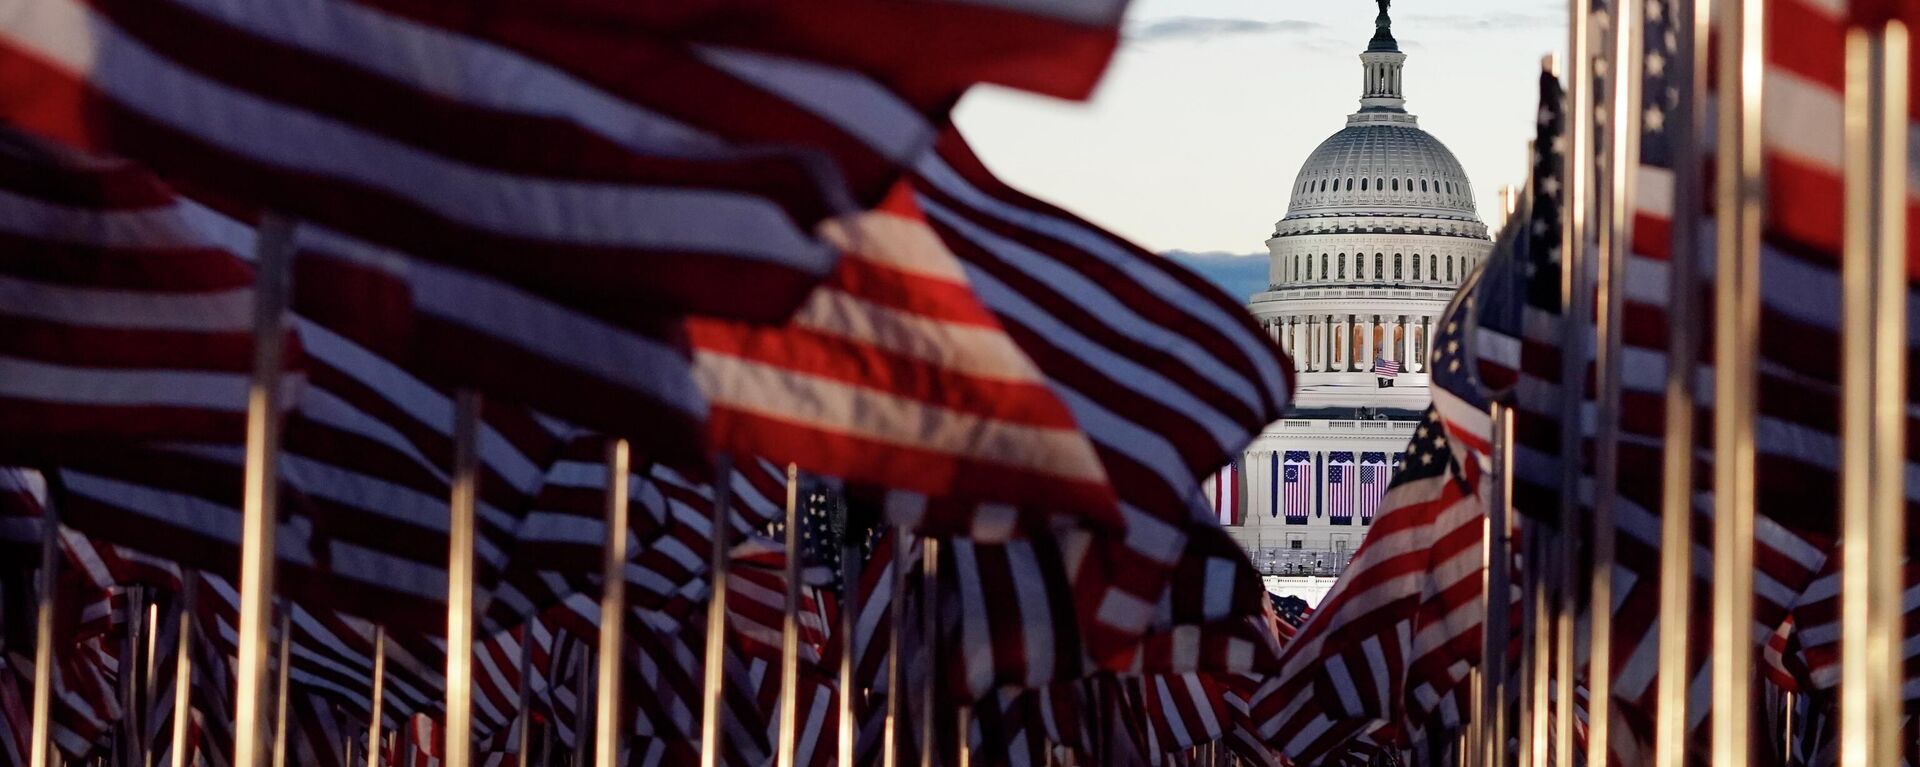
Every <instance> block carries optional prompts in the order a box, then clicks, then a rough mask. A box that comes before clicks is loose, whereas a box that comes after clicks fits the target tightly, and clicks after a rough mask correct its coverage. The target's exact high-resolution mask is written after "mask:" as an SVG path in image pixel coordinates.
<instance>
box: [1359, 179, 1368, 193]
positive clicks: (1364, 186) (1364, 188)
mask: <svg viewBox="0 0 1920 767" xmlns="http://www.w3.org/2000/svg"><path fill="white" fill-rule="evenodd" d="M1360 191H1362V192H1364V191H1367V180H1366V179H1364V178H1363V179H1360Z"/></svg>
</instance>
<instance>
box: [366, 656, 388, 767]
mask: <svg viewBox="0 0 1920 767" xmlns="http://www.w3.org/2000/svg"><path fill="white" fill-rule="evenodd" d="M386 701H387V627H385V626H374V627H373V706H372V708H373V715H372V716H369V717H367V767H380V724H381V722H380V719H381V717H384V716H386V714H385V713H384V712H383V711H382V709H384V708H385V707H386Z"/></svg>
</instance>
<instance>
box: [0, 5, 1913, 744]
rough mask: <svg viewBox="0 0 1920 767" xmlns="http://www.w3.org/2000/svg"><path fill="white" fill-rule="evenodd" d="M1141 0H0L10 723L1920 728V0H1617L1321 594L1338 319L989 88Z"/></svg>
mask: <svg viewBox="0 0 1920 767" xmlns="http://www.w3.org/2000/svg"><path fill="white" fill-rule="evenodd" d="M1124 11H1125V2H1124V0H1089V1H1087V2H1075V3H1061V2H1052V1H1051V0H993V1H992V2H982V1H980V0H922V1H920V2H899V1H898V0H811V1H810V2H806V3H793V2H781V1H779V0H660V1H658V2H645V3H624V4H623V3H606V2H598V1H597V0H548V1H547V2H542V3H538V4H534V3H529V2H525V1H524V0H502V1H501V2H493V3H453V2H442V1H440V0H258V1H256V2H242V3H230V2H216V1H215V0H141V1H138V2H134V1H129V0H0V467H3V468H0V765H31V766H32V767H52V766H54V765H88V766H89V767H94V766H97V767H135V766H136V765H137V766H139V767H151V766H152V765H169V766H170V767H189V766H190V765H191V766H194V767H229V766H232V767H253V766H255V765H262V766H264V765H272V767H284V766H285V765H327V766H337V767H347V765H360V764H365V765H367V767H380V765H406V766H407V767H430V766H438V767H467V766H468V765H517V766H518V767H528V766H530V765H540V766H542V767H556V766H558V765H567V766H568V767H584V765H588V764H592V765H595V766H596V767H616V766H618V765H633V766H636V767H638V766H640V765H696V764H697V765H700V766H701V767H719V766H720V765H735V766H742V767H744V766H749V765H751V766H754V767H759V766H761V765H772V766H776V767H798V766H800V765H832V764H837V765H843V766H844V765H856V764H857V765H888V766H889V767H891V766H892V765H900V764H910V763H917V764H921V765H929V766H930V765H935V764H941V765H952V766H959V765H987V766H991V765H1048V766H1052V765H1195V766H1199V767H1217V766H1219V765H1258V766H1260V767H1295V766H1299V767H1307V766H1310V765H1354V766H1355V767H1385V766H1387V765H1394V766H1396V767H1398V766H1408V767H1411V766H1413V765H1421V766H1426V767H1443V766H1444V767H1454V766H1465V767H1505V766H1506V765H1520V764H1524V765H1528V766H1529V767H1548V766H1549V765H1557V766H1561V767H1566V766H1570V765H1575V764H1587V765H1592V766H1593V767H1601V766H1602V765H1658V767H1686V766H1687V765H1695V764H1701V765H1704V764H1712V765H1714V767H1741V766H1744V765H1780V766H1781V767H1787V766H1788V765H1807V766H1811V765H1828V764H1834V765H1837V764H1841V763H1843V762H1844V763H1846V764H1849V765H1875V766H1878V765H1895V764H1920V724H1916V722H1920V703H1917V702H1916V700H1915V697H1916V696H1911V695H1909V694H1908V689H1909V684H1908V677H1907V673H1906V671H1907V669H1908V667H1909V665H1910V661H1909V659H1908V653H1907V652H1906V651H1905V647H1906V645H1907V643H1909V642H1910V641H1914V639H1915V637H1920V634H1917V633H1916V632H1915V630H1914V629H1912V628H1910V627H1909V624H1910V623H1911V622H1910V620H1909V616H1908V612H1909V607H1908V604H1909V599H1908V598H1907V596H1906V595H1907V594H1908V593H1909V591H1910V589H1912V588H1913V587H1914V586H1915V585H1916V583H1920V581H1917V580H1916V576H1915V575H1914V573H1915V572H1917V571H1915V570H1914V569H1913V568H1912V566H1911V565H1909V564H1907V562H1906V560H1905V553H1906V541H1907V539H1908V534H1909V531H1908V529H1907V528H1908V526H1907V524H1906V516H1907V514H1908V512H1909V507H1910V501H1909V499H1910V498H1914V497H1920V496H1916V495H1914V493H1915V492H1916V491H1914V490H1909V489H1908V487H1907V485H1908V483H1907V481H1906V478H1907V475H1908V474H1909V473H1910V472H1911V471H1912V470H1913V469H1912V461H1911V460H1910V459H1909V457H1908V456H1909V455H1910V454H1912V453H1915V452H1916V451H1920V447H1913V445H1915V444H1920V443H1915V442H1913V439H1912V436H1911V435H1910V434H1909V433H1908V428H1907V426H1908V421H1910V420H1911V419H1912V418H1913V413H1914V412H1915V410H1914V407H1915V406H1914V404H1913V402H1914V400H1915V398H1916V397H1917V396H1920V395H1915V394H1913V393H1912V392H1913V391H1914V388H1913V387H1912V386H1911V385H1910V383H1909V377H1908V371H1907V365H1908V362H1909V358H1910V356H1911V354H1912V350H1913V349H1914V348H1915V346H1914V341H1913V338H1912V335H1913V334H1912V333H1911V332H1910V330H1909V326H1910V324H1911V321H1910V319H1909V315H1910V309H1909V304H1908V302H1909V301H1910V300H1911V298H1910V290H1911V289H1910V287H1909V285H1910V282H1911V280H1912V279H1913V277H1914V275H1915V269H1920V267H1915V266H1913V264H1920V251H1917V250H1916V249H1917V248H1920V244H1916V243H1920V238H1915V239H1911V240H1910V237H1909V234H1908V232H1907V222H1908V221H1909V220H1912V219H1913V218H1914V211H1915V210H1916V209H1917V208H1916V204H1915V203H1914V197H1913V196H1912V192H1911V191H1910V190H1909V188H1908V177H1909V176H1910V175H1912V174H1913V168H1914V167H1916V166H1914V165H1912V164H1911V163H1910V161H1909V156H1908V148H1907V144H1908V136H1909V135H1910V134H1911V133H1912V131H1913V127H1914V124H1915V120H1916V119H1917V118H1920V104H1916V103H1915V102H1913V100H1912V99H1911V98H1910V97H1909V92H1910V89H1911V88H1912V87H1913V84H1914V79H1913V57H1912V55H1911V52H1910V48H1909V42H1908V31H1909V24H1910V23H1912V22H1915V21H1920V9H1916V8H1914V7H1910V4H1902V3H1890V2H1870V1H1869V0H1694V2H1686V1H1685V0H1646V2H1644V3H1622V2H1617V1H1616V0H1577V1H1576V2H1575V3H1574V4H1573V5H1572V7H1570V9H1569V19H1570V22H1571V28H1572V31H1571V35H1570V38H1569V42H1570V48H1571V50H1570V52H1569V55H1568V56H1567V57H1566V59H1565V65H1564V66H1562V65H1561V64H1559V63H1558V62H1549V63H1548V65H1547V66H1546V67H1545V71H1543V72H1542V74H1541V77H1540V91H1539V95H1540V102H1539V103H1540V110H1539V113H1538V114H1539V119H1538V125H1537V136H1536V140H1535V141H1534V142H1533V144H1532V146H1531V147H1530V151H1529V161H1530V162H1529V165H1530V168H1529V175H1528V177H1527V180H1526V186H1525V189H1524V190H1523V191H1522V193H1521V194H1519V195H1518V197H1517V199H1516V204H1515V206H1514V209H1513V210H1512V211H1509V214H1510V215H1509V216H1508V217H1507V221H1508V223H1507V225H1506V228H1505V230H1504V231H1503V232H1501V233H1500V237H1499V239H1498V242H1497V244H1496V248H1495V255H1494V257H1493V258H1492V259H1490V260H1489V261H1488V262H1487V264H1486V265H1485V266H1484V267H1483V268H1482V270H1481V271H1480V272H1479V273H1478V274H1475V275H1473V276H1472V277H1471V278H1470V279H1469V280H1468V281H1467V283H1466V285H1465V286H1464V287H1463V288H1462V289H1461V290H1460V292H1459V294H1458V295H1457V296H1456V297H1455V298H1454V300H1453V302H1452V304H1451V305H1450V306H1449V307H1448V309H1447V312H1446V314H1445V315H1444V317H1443V318H1442V321H1441V323H1440V325H1439V326H1438V327H1437V328H1436V332H1435V334H1434V338H1433V340H1432V348H1431V349H1430V351H1429V356H1428V365H1427V366H1426V369H1427V370H1430V371H1431V375H1432V383H1433V391H1434V401H1433V405H1432V407H1431V408H1429V410H1428V412H1427V414H1426V418H1425V420H1424V421H1423V422H1422V423H1421V424H1420V425H1419V426H1418V427H1417V429H1416V430H1415V432H1414V436H1413V439H1412V441H1411V442H1410V444H1409V445H1408V446H1407V449H1406V451H1405V453H1404V454H1402V455H1399V456H1394V457H1393V458H1391V459H1389V458H1387V457H1385V456H1382V455H1379V454H1373V453H1366V454H1361V455H1358V456H1356V455H1355V454H1352V453H1345V454H1335V456H1334V457H1333V458H1332V460H1333V463H1332V464H1330V465H1329V471H1330V477H1331V481H1332V482H1333V483H1334V484H1335V485H1336V486H1338V487H1340V488H1342V489H1343V491H1342V492H1340V493H1338V494H1337V495H1338V497H1340V498H1343V499H1346V501H1345V505H1339V506H1336V507H1335V508H1333V509H1332V513H1333V514H1334V515H1336V516H1341V517H1352V516H1354V515H1358V516H1360V517H1361V518H1362V520H1363V521H1370V522H1371V525H1370V528H1371V529H1370V532H1369V534H1368V536H1367V538H1366V540H1365V541H1364V543H1363V545H1362V546H1361V548H1360V549H1359V550H1358V551H1357V552H1356V553H1355V555H1354V557H1353V560H1352V562H1351V564H1350V565H1348V566H1347V568H1346V570H1345V571H1344V573H1343V574H1342V575H1341V577H1340V579H1339V580H1338V582H1337V583H1336V584H1335V585H1334V587H1333V589H1332V591H1331V592H1330V593H1329V594H1328V595H1327V596H1326V597H1325V599H1324V600H1323V601H1322V602H1321V603H1320V604H1318V605H1315V606H1312V608H1311V609H1309V608H1308V606H1307V605H1306V604H1305V603H1303V602H1300V601H1299V600H1297V599H1296V600H1281V599H1275V598H1272V597H1271V596H1270V595H1269V594H1268V593H1267V591H1266V588H1265V587H1264V585H1263V584H1262V582H1261V579H1260V577H1259V575H1258V574H1257V573H1256V571H1255V569H1254V567H1253V566H1252V565H1251V563H1249V562H1248V560H1247V558H1246V555H1245V554H1244V552H1243V551H1242V550H1241V548H1240V547H1239V545H1238V544H1237V543H1236V542H1235V541H1234V539H1233V538H1232V537H1231V536H1230V535H1229V533H1228V532H1227V531H1226V530H1225V529H1223V527H1222V525H1223V524H1228V525H1231V524H1237V523H1238V522H1239V521H1240V520H1239V519H1237V517H1236V515H1237V514H1238V513H1239V509H1240V499H1239V498H1238V492H1239V486H1240V482H1239V481H1238V476H1239V474H1238V472H1239V467H1240V461H1241V460H1242V456H1241V452H1242V450H1243V448H1244V447H1245V446H1246V445H1247V444H1248V443H1249V442H1250V441H1251V439H1252V437H1253V436H1254V435H1255V434H1257V433H1258V432H1259V430H1260V429H1262V428H1263V427H1264V426H1265V425H1267V424H1268V423H1270V422H1272V421H1274V420H1277V419H1279V418H1281V417H1282V416H1284V415H1285V414H1286V413H1287V411H1288V408H1289V400H1290V397H1291V395H1292V389H1293V381H1292V377H1293V371H1292V362H1291V361H1290V360H1289V359H1287V357H1286V356H1285V355H1284V354H1282V353H1281V351H1280V350H1279V349H1278V348H1277V347H1276V346H1275V345H1274V343H1273V341H1272V340H1270V337H1269V336H1268V335H1267V334H1265V333H1264V332H1263V331H1262V330H1261V329H1260V328H1259V327H1257V326H1256V324H1255V323H1254V320H1253V318H1252V317H1251V316H1250V315H1248V314H1247V312H1246V311H1245V310H1244V309H1243V308H1242V306H1241V305H1240V302H1239V301H1238V299H1236V298H1235V297H1232V296H1228V295H1225V294H1223V293H1222V292H1221V291H1219V290H1218V289H1217V288H1215V287H1213V286H1212V285H1211V284H1210V283H1208V282H1206V281H1205V280H1203V279H1201V278H1200V277H1198V276H1197V275H1195V274H1193V273H1190V272H1188V271H1186V270H1184V269H1183V268H1182V267H1179V266H1177V265H1175V264H1173V263H1172V262H1170V261H1168V260H1166V259H1163V258H1161V257H1159V256H1156V255H1154V254H1151V253H1149V252H1147V251H1144V250H1142V249H1141V248H1139V247H1137V246H1135V245H1133V244H1131V243H1129V242H1127V241H1125V240H1123V239H1121V238H1119V237H1117V236H1114V235H1113V234H1111V233H1108V232H1106V231H1104V230H1102V229H1100V228H1099V227H1097V226H1095V225H1093V224H1091V223H1088V222H1087V221H1085V220H1083V219H1081V218H1079V217H1078V216H1076V215H1074V214H1073V213H1072V212H1070V211H1067V210H1063V209H1061V208H1059V207H1056V206H1054V205H1051V204H1048V203H1046V202H1043V201H1040V200H1038V199H1035V198H1033V197H1031V196H1028V195H1026V194H1025V193H1023V192H1021V191H1019V190H1017V189H1015V188H1013V187H1010V186H1008V185H1007V184H1005V183H1003V182H1002V181H1000V180H999V179H998V178H996V177H995V175H994V174H993V173H992V172H991V171H990V170H989V168H988V167H987V165H986V164H985V163H984V162H983V161H982V160H981V159H980V158H979V157H977V156H976V155H975V154H974V152H973V151H972V149H971V148H970V147H969V146H968V145H967V143H966V141H965V139H964V138H963V137H962V136H961V135H960V133H959V132H958V131H957V130H956V129H955V128H954V126H953V125H952V124H951V122H950V120H949V116H950V115H949V113H950V110H951V109H952V107H953V106H954V104H955V103H956V102H957V101H958V99H959V98H960V97H961V96H962V95H963V94H964V93H965V92H966V91H967V90H968V89H969V88H971V87H972V86H974V85H976V84H981V83H992V84H996V85H1001V86H1006V87H1012V88H1018V89H1024V90H1028V91H1032V92H1036V93H1041V94H1046V95H1050V96H1055V97H1060V98H1069V99H1083V98H1085V97H1087V95H1088V94H1089V93H1090V92H1091V91H1092V89H1093V87H1094V86H1095V84H1096V83H1097V82H1098V80H1099V77H1100V75H1101V73H1102V71H1103V70H1104V69H1105V67H1106V66H1107V64H1108V63H1109V60H1110V58H1111V57H1112V56H1113V53H1114V51H1115V49H1116V47H1117V46H1118V45H1119V41H1120V35H1121V31H1120V23H1121V17H1122V14H1123V12H1124ZM1372 372H1373V373H1374V374H1375V375H1376V376H1377V377H1378V378H1379V379H1380V381H1381V382H1382V383H1383V385H1386V384H1390V383H1391V381H1392V380H1393V379H1394V378H1395V377H1396V376H1397V375H1398V374H1399V373H1400V367H1399V363H1398V362H1385V361H1376V364H1375V366H1374V368H1373V369H1372ZM1303 456H1304V454H1301V456H1295V455H1293V454H1292V453H1288V454H1286V456H1285V466H1284V469H1285V475H1284V476H1286V477H1288V480H1287V481H1286V483H1285V484H1286V491H1285V492H1284V493H1282V494H1280V495H1278V496H1276V498H1275V499H1273V503H1274V505H1275V509H1273V510H1272V511H1273V512H1274V513H1275V514H1276V515H1277V514H1279V513H1280V512H1281V511H1282V510H1284V512H1285V514H1286V516H1287V517H1288V518H1290V519H1291V518H1294V517H1295V516H1297V515H1304V514H1305V513H1306V509H1307V508H1308V500H1310V499H1309V498H1308V495H1307V493H1308V492H1309V490H1308V488H1307V484H1306V483H1305V482H1304V481H1302V482H1294V481H1293V479H1294V475H1295V474H1296V472H1295V469H1296V468H1301V466H1296V465H1295V464H1296V463H1299V464H1303V465H1304V463H1305V462H1306V460H1307V459H1306V458H1305V457H1303ZM1296 458H1298V460H1297V461H1296V460H1295V459H1296ZM1270 460H1271V461H1272V462H1273V463H1274V466H1273V467H1272V468H1274V469H1275V470H1279V469H1280V468H1281V461H1282V456H1281V455H1280V454H1279V453H1274V454H1273V455H1272V456H1270ZM1223 466H1224V467H1227V468H1226V469H1225V470H1224V472H1223V470H1222V468H1221V467H1223ZM1296 512H1297V513H1298V514H1296ZM1489 595H1493V598H1491V599H1490V598H1488V596H1489ZM1915 689H1920V687H1915Z"/></svg>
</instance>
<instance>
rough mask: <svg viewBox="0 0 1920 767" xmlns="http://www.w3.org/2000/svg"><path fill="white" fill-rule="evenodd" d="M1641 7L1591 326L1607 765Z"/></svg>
mask: <svg viewBox="0 0 1920 767" xmlns="http://www.w3.org/2000/svg"><path fill="white" fill-rule="evenodd" d="M1639 9H1640V4H1639V3H1637V2H1626V1H1624V0H1623V1H1620V2H1615V3H1614V4H1613V22H1612V23H1613V27H1612V29H1611V30H1609V31H1610V32H1611V35H1610V38H1609V39H1608V40H1607V43H1608V44H1609V45H1610V46H1611V52H1610V53H1609V54H1608V56H1609V58H1610V59H1611V60H1612V65H1611V66H1610V67H1609V71H1610V72H1611V73H1612V74H1613V76H1612V77H1611V78H1610V79H1609V80H1608V82H1609V84H1610V86H1611V88H1612V90H1611V91H1610V92H1609V93H1608V94H1607V96H1608V101H1609V102H1610V103H1611V106H1610V107H1608V110H1607V111H1608V112H1610V114H1609V115H1608V119H1607V120H1605V121H1602V122H1604V127H1605V128H1606V129H1607V130H1608V131H1610V132H1611V135H1610V136H1609V137H1608V139H1607V145H1606V146H1605V147H1603V149H1602V151H1603V152H1605V157H1606V162H1605V166H1604V171H1605V174H1606V178H1605V179H1604V182H1605V184H1606V187H1607V188H1606V193H1605V194H1603V195H1601V197H1600V216H1601V219H1600V232H1599V249H1598V251H1597V253H1598V255H1599V258H1600V263H1599V269H1598V282H1597V283H1596V301H1597V303H1598V307H1599V312H1598V315H1597V316H1598V322H1597V324H1596V327H1595V328H1594V336H1595V360H1594V362H1595V367H1596V369H1597V373H1598V377H1599V378H1598V380H1597V381H1596V382H1595V383H1596V384H1597V388H1598V391H1597V392H1596V393H1595V399H1596V400H1597V402H1596V403H1595V418H1594V420H1595V422H1596V430H1595V434H1594V475H1595V476H1594V495H1593V511H1592V514H1593V542H1592V546H1593V567H1592V571H1591V581H1590V584H1589V586H1588V604H1589V605H1591V607H1590V608H1589V610H1590V612H1591V617H1589V618H1588V628H1589V630H1590V631H1591V634H1590V635H1589V638H1588V640H1587V641H1588V647H1589V648H1590V652H1589V653H1588V663H1589V671H1588V672H1587V763H1588V764H1595V765H1604V764H1606V763H1607V761H1608V760H1607V756H1608V749H1609V746H1610V745H1611V737H1610V729H1611V725H1612V722H1613V713H1612V707H1613V568H1614V560H1615V546H1616V545H1617V544H1618V536H1619V529H1618V526H1617V525H1616V524H1615V522H1614V514H1613V508H1614V505H1615V504H1616V503H1618V502H1619V495H1620V421H1621V404H1620V401H1621V396H1622V395H1621V391H1622V383H1621V370H1622V367H1623V365H1624V360H1623V359H1622V358H1621V355H1622V353H1623V349H1624V347H1625V343H1624V341H1625V337H1624V334H1625V329H1624V325H1623V323H1624V322H1625V315H1626V311H1625V290H1626V283H1627V261H1628V259H1629V258H1630V257H1631V254H1632V244H1633V210H1634V197H1633V193H1634V180H1635V174H1636V173H1637V171H1638V168H1639V167H1640V151H1639V150H1640V109H1641V103H1640V96H1641V94H1640V77H1641V66H1642V61H1641V56H1640V52H1641V46H1642V45H1643V44H1644V43H1643V41H1642V39H1641V38H1642V36H1643V34H1644V30H1643V29H1642V28H1641V18H1642V17H1641V15H1640V10H1639Z"/></svg>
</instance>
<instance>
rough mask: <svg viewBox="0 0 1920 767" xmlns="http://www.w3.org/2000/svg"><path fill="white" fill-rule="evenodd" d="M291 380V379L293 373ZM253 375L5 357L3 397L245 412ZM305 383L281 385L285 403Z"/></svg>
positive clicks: (0, 373) (0, 374) (0, 383)
mask: <svg viewBox="0 0 1920 767" xmlns="http://www.w3.org/2000/svg"><path fill="white" fill-rule="evenodd" d="M289 378H292V377H291V376H289ZM249 385H250V375H249V374H248V373H246V372H238V373H207V372H199V371H191V370H113V369H102V368H71V367H65V366H61V365H50V364H47V363H44V362H40V361H38V360H26V359H20V358H17V357H0V396H7V397H15V398H19V399H30V400H41V401H45V402H60V403H68V404H82V405H96V406H101V407H113V406H147V407H162V406H167V407H182V408H198V409H203V410H215V411H221V412H229V413H243V412H246V409H247V390H248V387H249ZM300 388H301V386H300V385H299V384H298V383H295V382H291V381H290V382H289V383H287V384H283V385H282V389H281V391H282V392H283V394H285V396H283V397H281V400H282V404H283V406H284V405H285V404H286V403H287V402H291V401H293V400H294V399H295V398H296V397H297V396H298V394H299V390H300Z"/></svg>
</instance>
